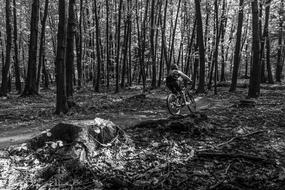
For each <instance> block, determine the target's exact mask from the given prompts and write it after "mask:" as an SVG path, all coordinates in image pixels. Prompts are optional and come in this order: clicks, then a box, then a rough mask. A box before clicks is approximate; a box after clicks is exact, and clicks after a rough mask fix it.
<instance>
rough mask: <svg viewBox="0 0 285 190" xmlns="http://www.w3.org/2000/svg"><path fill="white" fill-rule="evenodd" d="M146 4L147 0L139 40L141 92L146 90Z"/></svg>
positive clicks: (147, 0)
mask: <svg viewBox="0 0 285 190" xmlns="http://www.w3.org/2000/svg"><path fill="white" fill-rule="evenodd" d="M148 5H149V0H146V4H145V10H144V11H145V13H144V19H143V22H142V30H141V33H142V35H141V36H142V42H141V44H142V45H141V64H140V65H141V72H142V73H141V74H142V82H143V93H144V92H145V90H146V71H145V63H144V58H145V57H144V56H145V48H146V46H145V45H146V21H147V15H148Z"/></svg>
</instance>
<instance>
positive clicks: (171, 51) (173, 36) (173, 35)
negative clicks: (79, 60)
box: [169, 0, 181, 64]
mask: <svg viewBox="0 0 285 190" xmlns="http://www.w3.org/2000/svg"><path fill="white" fill-rule="evenodd" d="M180 4H181V0H178V6H177V13H176V18H175V23H174V28H173V33H172V39H171V41H172V42H171V48H170V54H169V63H170V64H171V62H172V54H174V40H175V35H176V28H177V21H178V15H179V11H180Z"/></svg>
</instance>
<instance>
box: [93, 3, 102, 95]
mask: <svg viewBox="0 0 285 190" xmlns="http://www.w3.org/2000/svg"><path fill="white" fill-rule="evenodd" d="M94 8H95V27H96V53H97V56H96V57H97V79H96V85H95V92H99V91H100V78H101V77H100V76H101V53H100V40H99V38H100V29H99V17H98V12H97V1H96V0H95V1H94Z"/></svg>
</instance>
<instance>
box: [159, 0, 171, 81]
mask: <svg viewBox="0 0 285 190" xmlns="http://www.w3.org/2000/svg"><path fill="white" fill-rule="evenodd" d="M167 6H168V0H166V1H165V6H164V18H163V26H162V29H161V52H160V64H159V77H158V86H161V80H162V76H163V75H162V73H163V68H164V63H165V65H166V67H167V72H169V70H170V66H169V65H168V63H167V55H165V53H166V50H165V49H166V45H165V29H166V13H167ZM159 16H160V18H161V20H162V14H161V10H160V15H159ZM164 57H166V59H164ZM163 59H164V61H163Z"/></svg>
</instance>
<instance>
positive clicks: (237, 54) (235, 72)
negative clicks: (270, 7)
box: [230, 0, 244, 92]
mask: <svg viewBox="0 0 285 190" xmlns="http://www.w3.org/2000/svg"><path fill="white" fill-rule="evenodd" d="M243 2H244V0H240V2H239V14H238V27H237V39H236V47H235V55H234V69H233V74H232V83H231V87H230V92H234V91H235V90H236V87H237V77H238V70H239V62H240V46H241V34H242V25H243Z"/></svg>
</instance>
